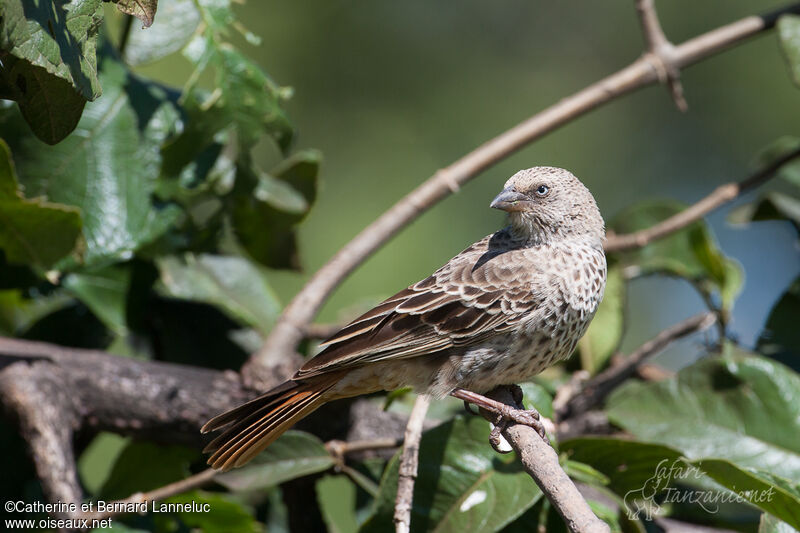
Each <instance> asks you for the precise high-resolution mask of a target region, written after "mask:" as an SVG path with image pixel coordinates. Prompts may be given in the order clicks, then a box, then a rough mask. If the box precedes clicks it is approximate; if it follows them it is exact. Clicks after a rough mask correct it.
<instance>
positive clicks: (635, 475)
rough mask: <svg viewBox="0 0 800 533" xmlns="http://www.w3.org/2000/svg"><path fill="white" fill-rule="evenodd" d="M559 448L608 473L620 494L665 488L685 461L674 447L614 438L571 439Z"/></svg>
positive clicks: (571, 458) (610, 480)
mask: <svg viewBox="0 0 800 533" xmlns="http://www.w3.org/2000/svg"><path fill="white" fill-rule="evenodd" d="M559 450H560V451H561V453H566V454H567V457H569V459H570V460H571V461H580V462H582V463H586V464H588V465H591V467H593V468H594V469H596V470H597V471H598V472H600V473H602V474H603V475H605V476H606V477H607V479H608V487H609V488H610V489H612V490H613V491H614V492H616V493H617V494H619V495H620V496H625V495H626V494H627V493H628V492H630V491H635V490H638V489H641V488H642V487H644V486H645V485H648V486H650V487H651V488H653V489H658V490H661V489H663V488H664V487H665V486H666V485H668V484H669V482H670V479H669V476H668V474H669V472H670V469H671V468H673V465H676V464H677V465H682V464H683V463H682V462H681V453H680V452H679V451H677V450H675V449H673V448H669V447H667V446H663V445H661V444H651V443H648V442H637V441H633V440H623V439H615V438H611V437H581V438H577V439H570V440H566V441H563V442H560V443H559ZM656 485H659V486H658V487H657V486H656Z"/></svg>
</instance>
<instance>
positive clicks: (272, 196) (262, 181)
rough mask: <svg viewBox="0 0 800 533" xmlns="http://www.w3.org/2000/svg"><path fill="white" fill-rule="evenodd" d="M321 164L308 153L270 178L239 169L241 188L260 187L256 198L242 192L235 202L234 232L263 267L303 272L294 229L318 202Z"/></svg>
mask: <svg viewBox="0 0 800 533" xmlns="http://www.w3.org/2000/svg"><path fill="white" fill-rule="evenodd" d="M319 162H320V155H319V153H318V152H316V151H314V150H304V151H300V152H297V153H295V154H293V155H292V156H291V157H289V158H287V159H286V160H284V161H283V162H282V163H281V164H280V165H279V166H277V167H276V168H274V169H273V170H272V171H271V172H269V174H261V175H256V176H253V175H252V174H250V172H252V170H250V169H248V168H246V167H242V166H240V167H239V173H238V175H237V182H238V184H237V186H238V187H242V186H243V185H242V183H243V182H253V181H255V182H256V184H257V185H256V186H255V187H254V190H253V193H252V194H244V193H243V192H239V193H238V194H236V195H235V196H234V197H233V199H232V200H231V202H232V204H233V205H232V209H233V230H234V233H235V235H236V237H237V239H238V240H239V242H240V243H241V244H242V246H243V247H244V249H245V250H246V251H247V253H249V254H250V255H251V256H252V257H253V258H254V259H256V260H257V261H259V262H260V263H262V264H264V265H266V266H269V267H272V268H294V269H297V268H299V266H300V264H299V259H298V257H297V242H296V237H295V232H294V228H295V226H296V225H297V224H299V223H300V222H301V221H302V220H303V218H305V216H306V214H307V213H308V210H309V208H310V207H311V205H313V203H314V201H315V200H316V194H317V177H318V173H319ZM278 184H279V187H277V186H276V185H278ZM264 228H270V231H264Z"/></svg>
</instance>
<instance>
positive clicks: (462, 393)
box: [450, 387, 547, 448]
mask: <svg viewBox="0 0 800 533" xmlns="http://www.w3.org/2000/svg"><path fill="white" fill-rule="evenodd" d="M511 394H512V396H514V401H515V402H516V403H517V405H522V402H521V401H517V399H518V397H519V396H521V395H522V389H520V388H519V387H516V390H515V389H514V388H513V387H512V389H511ZM450 396H452V397H454V398H458V399H459V400H463V401H464V402H465V403H466V402H468V403H471V404H474V405H477V406H478V407H480V408H481V409H485V410H487V411H489V412H492V413H495V414H497V415H498V421H497V423H495V429H494V430H492V435H491V436H490V441H492V446H493V447H494V445H495V441H498V442H499V435H500V433H501V432H502V431H503V430H504V429H505V428H506V426H507V425H508V423H509V422H514V423H515V424H522V425H524V426H529V427H532V428H533V429H535V430H536V432H537V433H538V434H539V436H540V437H542V439H545V441H546V440H547V436H546V434H545V431H544V425H542V422H541V421H540V420H539V418H540V417H539V412H538V411H537V410H536V409H529V410H525V409H518V408H515V407H512V406H510V405H506V404H504V403H503V402H498V401H497V400H493V399H492V398H487V397H486V396H483V395H482V394H478V393H475V392H472V391H468V390H465V389H453V391H452V392H451V393H450ZM495 432H496V433H495ZM495 448H496V447H495Z"/></svg>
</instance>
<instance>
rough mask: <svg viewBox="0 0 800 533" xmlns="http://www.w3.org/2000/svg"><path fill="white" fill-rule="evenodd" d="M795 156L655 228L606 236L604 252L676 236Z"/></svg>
mask: <svg viewBox="0 0 800 533" xmlns="http://www.w3.org/2000/svg"><path fill="white" fill-rule="evenodd" d="M796 157H800V148H798V149H797V150H793V151H791V152H789V153H787V154H785V155H783V156H781V157H779V158H778V159H776V160H774V161H772V162H771V163H770V164H769V165H767V166H766V167H764V168H762V169H760V170H758V171H757V172H756V173H754V174H752V175H751V176H749V177H748V178H746V179H744V180H742V181H739V182H731V183H726V184H725V185H720V186H719V187H717V188H716V189H714V191H713V192H712V193H711V194H709V195H708V196H706V197H705V198H703V199H702V200H700V201H698V202H696V203H694V204H692V205H691V206H689V207H687V208H686V209H684V210H683V211H681V212H680V213H676V214H675V215H673V216H671V217H669V218H667V219H666V220H663V221H661V222H659V223H658V224H656V225H654V226H650V227H649V228H645V229H643V230H641V231H636V232H634V233H629V234H625V235H616V234H613V233H609V235H608V238H607V240H606V244H605V250H606V252H620V251H623V250H630V249H632V248H641V247H643V246H646V245H647V244H649V243H651V242H653V241H654V240H656V239H661V238H663V237H666V236H667V235H670V234H672V233H675V232H676V231H678V230H680V229H683V228H685V227H686V226H688V225H689V224H691V223H693V222H697V221H698V220H700V219H701V218H703V217H704V216H706V215H707V214H709V213H710V212H711V211H713V210H715V209H717V208H718V207H720V206H722V205H724V204H726V203H728V202H731V201H733V200H735V199H736V198H737V197H739V196H740V195H741V194H743V193H744V192H746V191H748V190H750V189H752V188H754V187H757V186H758V185H761V184H762V183H764V182H765V181H767V180H768V179H770V178H772V177H773V176H774V175H775V173H776V172H777V171H778V169H779V168H780V167H782V166H783V165H784V164H786V163H787V162H788V161H791V160H792V159H795V158H796Z"/></svg>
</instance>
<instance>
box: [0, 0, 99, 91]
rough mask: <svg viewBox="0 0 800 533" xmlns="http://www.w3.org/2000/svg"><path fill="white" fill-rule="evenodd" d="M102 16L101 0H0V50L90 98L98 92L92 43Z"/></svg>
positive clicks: (94, 43)
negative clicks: (0, 0)
mask: <svg viewBox="0 0 800 533" xmlns="http://www.w3.org/2000/svg"><path fill="white" fill-rule="evenodd" d="M102 21H103V11H102V2H101V0H72V1H65V0H54V1H51V0H3V2H0V50H3V51H4V52H5V54H8V55H10V56H14V57H16V58H18V59H22V60H25V61H27V62H28V63H30V64H31V65H35V66H38V67H42V68H43V69H45V71H47V73H48V74H50V75H51V76H55V77H57V78H61V79H63V80H65V81H67V82H69V83H70V84H71V85H72V87H74V88H75V90H76V91H77V92H78V93H79V94H80V95H81V96H83V98H84V99H86V100H94V99H95V98H97V97H98V96H100V81H99V80H98V77H97V57H96V47H97V34H98V31H99V29H100V24H101V22H102ZM3 62H5V59H3ZM31 72H33V71H31ZM31 83H34V84H35V83H36V82H35V81H34V80H31Z"/></svg>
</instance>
